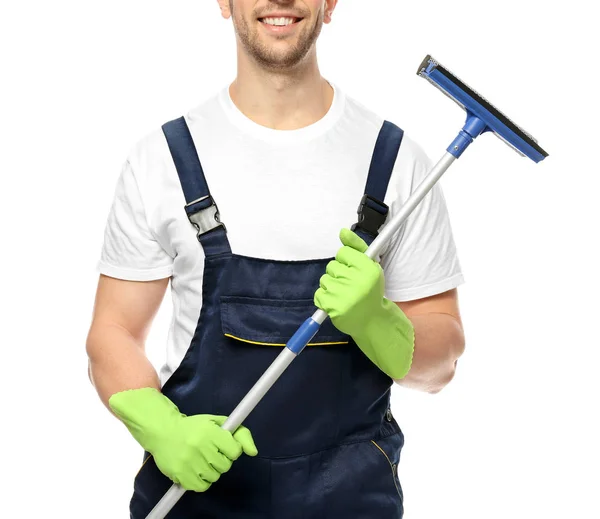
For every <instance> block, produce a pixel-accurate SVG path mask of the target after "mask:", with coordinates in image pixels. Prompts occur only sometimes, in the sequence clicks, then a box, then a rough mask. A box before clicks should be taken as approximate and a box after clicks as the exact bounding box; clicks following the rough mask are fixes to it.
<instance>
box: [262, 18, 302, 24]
mask: <svg viewBox="0 0 600 519" xmlns="http://www.w3.org/2000/svg"><path fill="white" fill-rule="evenodd" d="M294 20H295V18H263V23H266V24H268V25H291V24H292V23H294Z"/></svg>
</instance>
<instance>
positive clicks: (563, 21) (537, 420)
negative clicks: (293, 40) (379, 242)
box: [0, 0, 600, 519]
mask: <svg viewBox="0 0 600 519" xmlns="http://www.w3.org/2000/svg"><path fill="white" fill-rule="evenodd" d="M554 5H556V7H554ZM592 5H593V3H592V2H591V1H588V2H583V1H571V2H568V3H556V4H554V3H552V2H542V1H538V0H519V1H515V0H503V1H502V2H484V1H482V0H463V1H456V2H446V1H441V0H430V1H412V2H407V1H393V0H369V1H367V0H341V1H340V2H339V6H338V8H337V11H336V12H335V13H334V19H333V23H332V24H331V25H329V26H326V27H325V28H324V32H323V34H322V36H321V39H320V40H319V56H320V66H321V71H322V73H323V75H324V76H325V77H326V78H330V79H332V80H334V81H335V82H336V83H338V84H339V85H340V86H343V87H344V88H345V89H346V91H347V92H348V93H349V94H350V95H352V96H354V97H355V98H357V99H358V100H360V101H361V102H363V103H364V104H366V105H367V106H369V107H370V108H372V109H374V110H375V111H377V112H379V113H380V114H382V115H383V116H384V117H386V118H388V119H391V120H393V121H394V122H396V123H397V124H398V125H400V126H401V127H402V128H403V129H404V130H405V131H406V132H407V133H410V134H411V135H412V136H413V137H414V138H415V139H416V140H417V141H418V142H420V143H421V145H422V146H423V147H424V148H425V150H426V151H427V153H428V154H429V155H430V156H431V157H432V158H434V159H435V160H437V158H439V157H440V156H441V155H442V154H443V153H444V150H445V149H446V147H447V146H448V144H449V143H450V142H451V140H452V139H453V138H454V137H455V135H456V133H457V132H458V130H459V129H460V128H461V127H462V124H463V122H464V114H463V112H462V110H461V109H460V108H459V107H458V106H457V105H455V104H454V103H453V102H451V101H450V100H449V99H447V98H446V97H445V96H444V95H442V94H441V93H440V92H438V91H437V90H436V89H435V88H433V87H432V86H431V85H429V84H428V83H427V82H426V81H424V80H423V79H421V78H419V77H418V76H417V75H416V71H417V67H418V65H419V64H420V63H421V60H422V59H423V58H424V57H425V55H426V54H432V55H433V56H434V57H435V58H436V59H437V60H439V61H440V62H441V63H442V64H443V65H444V66H446V67H447V68H448V69H449V70H451V71H452V72H453V73H455V74H456V75H457V76H459V77H460V78H461V79H462V80H463V81H465V82H467V83H468V84H469V85H470V86H471V87H473V88H475V89H476V90H477V91H478V92H480V93H481V94H482V95H484V96H485V97H486V98H487V99H489V100H490V101H491V102H492V103H494V105H495V106H497V107H498V108H500V110H501V111H502V112H504V113H505V114H507V115H508V116H509V117H511V118H513V120H514V121H515V122H516V123H517V124H518V125H519V126H521V127H522V128H524V129H525V130H527V131H528V132H530V133H531V134H533V136H534V137H536V138H537V139H538V140H539V143H540V145H541V146H542V147H543V148H545V149H546V150H547V151H548V152H549V154H550V157H549V158H547V159H546V160H545V161H544V162H542V163H540V164H535V163H533V162H532V161H530V160H528V159H525V158H522V157H520V156H519V155H517V154H516V153H514V152H513V151H512V150H511V149H509V148H508V147H507V146H505V145H504V144H503V143H502V142H501V141H499V140H498V139H496V138H494V137H493V136H492V135H490V134H486V135H484V136H482V137H481V138H480V139H478V141H476V142H475V144H474V145H473V146H471V147H470V148H469V149H468V150H467V152H466V153H465V154H464V156H463V157H462V158H461V159H460V160H459V161H458V162H457V163H456V164H455V165H454V166H453V167H452V168H451V169H450V170H449V172H448V173H447V174H446V176H445V177H444V178H443V179H442V180H441V182H442V185H443V187H444V192H445V195H446V200H447V203H448V207H449V211H450V213H451V220H452V225H453V230H454V234H455V239H456V242H457V246H458V250H459V254H460V260H461V264H462V267H463V271H464V274H465V277H466V280H467V283H466V284H465V285H463V286H462V287H461V288H460V289H459V294H460V303H461V311H462V316H463V320H464V327H465V331H466V337H467V349H466V353H465V355H464V357H463V358H462V359H461V361H460V364H459V369H458V373H457V376H456V378H455V380H454V381H453V382H452V383H451V385H450V386H448V387H447V388H446V389H445V390H444V391H442V392H441V393H440V394H438V395H435V396H432V395H426V394H420V393H417V392H415V391H409V390H405V389H402V388H395V389H394V395H393V398H394V412H395V415H396V417H397V420H398V421H399V423H400V425H401V427H402V428H403V430H404V432H405V435H406V445H405V448H404V450H403V454H402V462H401V468H400V476H401V480H402V484H403V487H404V492H405V496H406V498H405V506H406V515H405V517H406V518H407V519H432V518H447V517H451V518H461V519H464V518H478V519H480V518H490V519H492V518H506V517H510V518H532V517H544V518H559V517H561V518H562V517H573V518H575V517H576V518H578V519H584V518H598V517H600V505H599V503H598V499H597V498H595V497H594V496H595V495H596V496H597V492H598V486H599V483H600V477H599V471H598V464H599V462H600V453H599V448H598V436H599V433H600V428H599V427H598V422H597V416H598V397H599V391H598V376H597V372H598V363H599V361H600V355H599V353H598V347H599V346H600V340H599V339H598V332H597V323H598V315H597V314H598V309H599V306H600V305H599V303H598V289H599V288H600V283H599V279H598V265H599V263H600V261H599V260H600V256H599V253H598V236H599V234H600V233H599V231H598V226H599V224H600V210H599V206H600V200H599V193H598V189H599V188H600V183H599V181H598V177H599V173H600V171H599V169H600V168H599V167H598V162H597V158H596V157H597V149H598V144H597V143H598V136H599V133H600V132H599V130H598V116H599V115H600V110H599V105H598V98H597V88H598V82H597V78H598V71H597V63H596V62H597V60H596V57H597V56H595V53H596V52H597V51H593V49H598V48H599V41H598V36H597V25H596V23H595V18H594V16H593V15H592V14H591V12H590V11H589V10H588V8H589V7H591V6H592ZM594 34H596V35H594ZM0 49H1V50H0V52H1V53H2V60H1V65H0V66H1V70H2V72H1V73H2V81H1V83H0V89H1V95H0V109H1V112H0V114H1V124H0V171H1V177H0V182H1V184H0V212H1V215H0V216H1V218H0V225H1V227H2V229H1V234H0V243H1V248H2V254H1V256H0V258H1V260H0V261H2V273H3V277H4V279H3V281H2V285H3V286H2V290H1V292H0V298H1V303H2V309H1V313H0V319H1V321H2V324H1V326H0V340H1V346H2V356H1V359H2V363H1V364H0V365H1V367H2V377H1V379H2V380H1V383H2V390H1V391H2V411H3V412H2V427H1V429H0V434H1V435H2V441H1V452H2V456H1V463H0V470H1V471H2V479H3V480H4V483H3V485H2V487H3V491H2V494H3V497H2V508H3V512H2V514H1V515H2V516H6V517H15V518H17V517H19V518H21V517H23V518H38V517H49V516H56V517H69V518H70V517H73V518H75V517H77V518H82V517H85V518H87V519H92V518H124V517H127V516H128V511H127V506H128V501H129V497H130V493H131V485H132V478H133V476H134V474H135V472H136V471H137V468H138V466H139V464H140V459H141V449H140V448H139V446H138V445H137V444H136V443H135V441H134V440H133V439H131V438H130V437H129V435H128V433H127V431H126V429H125V428H124V427H123V426H122V425H121V424H120V423H118V422H117V421H116V420H115V419H114V418H113V417H111V416H110V415H109V413H108V411H106V410H105V409H104V407H103V406H102V404H101V403H100V401H99V399H98V398H97V396H96V394H95V391H94V390H93V388H92V386H91V385H90V384H89V382H88V379H87V373H86V366H87V359H86V355H85V337H86V334H87V330H88V326H89V323H90V316H91V311H92V305H93V297H94V292H95V286H96V282H97V274H96V272H95V264H96V261H97V259H98V257H99V253H100V247H101V243H102V235H103V229H104V223H105V219H106V216H107V214H108V210H109V207H110V203H111V199H112V194H113V190H114V187H115V183H116V180H117V176H118V174H119V171H120V167H121V164H122V162H123V160H124V159H125V157H126V154H127V152H128V150H129V148H130V147H131V146H132V145H133V144H134V143H135V142H136V141H137V140H138V139H139V138H140V137H142V136H143V135H144V134H145V133H147V132H148V131H150V130H152V129H154V128H156V127H157V126H158V125H160V124H162V123H163V122H165V121H167V120H169V119H172V118H175V117H178V116H180V115H181V114H183V113H185V111H187V110H188V109H189V108H191V107H193V106H196V105H197V104H198V103H200V102H201V101H202V100H204V99H205V98H206V97H208V96H209V95H211V94H212V93H214V92H215V91H216V90H218V89H219V88H221V87H222V86H224V85H225V84H227V83H228V82H229V81H231V80H232V79H233V77H234V75H235V46H234V36H233V31H232V27H231V23H230V22H229V21H224V20H223V19H222V18H221V17H220V14H219V10H218V8H217V5H216V0H214V1H213V0H202V1H199V0H198V1H190V0H180V1H177V2H175V1H171V2H166V1H162V2H159V1H156V0H144V1H142V0H128V1H115V0H112V1H111V0H105V1H104V2H81V1H77V2H76V1H65V0H63V1H54V2H41V1H28V2H18V3H16V2H15V3H10V4H9V3H8V2H6V3H3V7H2V14H1V15H0ZM332 252H333V251H332ZM169 319H170V298H169V297H168V296H167V297H166V298H165V303H164V305H163V307H162V309H161V312H160V314H159V316H158V318H157V321H156V324H155V326H154V328H153V331H152V334H151V337H150V340H149V344H148V349H149V353H150V355H151V358H152V360H153V361H154V362H155V363H156V364H157V365H158V364H160V362H161V359H162V357H161V356H162V348H163V345H164V343H165V339H166V333H167V328H168V324H169ZM348 477H353V475H352V474H348ZM281 519H284V518H281Z"/></svg>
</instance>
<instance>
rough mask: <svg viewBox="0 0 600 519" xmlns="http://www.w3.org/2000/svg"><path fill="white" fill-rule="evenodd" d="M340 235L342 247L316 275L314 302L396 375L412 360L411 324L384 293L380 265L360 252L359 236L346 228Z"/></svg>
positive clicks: (382, 367)
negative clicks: (316, 283) (318, 285)
mask: <svg viewBox="0 0 600 519" xmlns="http://www.w3.org/2000/svg"><path fill="white" fill-rule="evenodd" d="M340 240H341V241H342V244H343V247H341V248H340V249H339V250H338V253H337V255H336V257H335V260H332V261H330V262H329V264H328V265H327V269H326V273H325V274H324V275H323V276H322V277H321V280H320V288H319V289H318V290H317V291H316V292H315V298H314V300H315V305H316V306H317V307H318V308H320V309H321V310H323V311H325V312H327V314H328V315H329V317H330V318H331V322H332V323H333V324H334V326H335V327H336V328H337V329H338V330H340V331H341V332H344V333H347V334H348V335H350V336H351V337H352V338H353V339H354V341H355V342H356V344H358V346H359V347H360V348H361V350H362V351H363V352H364V353H365V355H366V356H367V357H368V358H369V359H371V361H372V362H373V363H374V364H375V365H376V366H377V367H378V368H379V369H380V370H381V371H383V372H384V373H386V374H387V375H388V376H389V377H391V378H393V379H395V380H398V379H401V378H403V377H404V376H406V374H407V373H408V371H409V369H410V366H411V363H412V358H413V352H414V341H415V332H414V328H413V325H412V323H411V322H410V320H409V319H408V317H406V315H405V314H404V312H403V311H402V310H401V309H400V308H399V307H398V305H397V304H396V303H394V302H393V301H390V300H389V299H386V298H385V297H384V286H385V279H384V277H383V269H382V268H381V266H380V265H379V263H377V262H376V261H374V260H372V259H371V258H369V257H367V256H366V255H365V254H363V253H364V252H365V251H366V250H367V248H368V246H367V244H366V243H365V242H364V240H362V239H361V238H360V237H359V236H358V235H357V234H355V233H354V232H352V231H351V230H349V229H342V230H341V232H340Z"/></svg>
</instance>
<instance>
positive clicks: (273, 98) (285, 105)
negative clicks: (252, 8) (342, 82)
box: [229, 49, 333, 130]
mask: <svg viewBox="0 0 600 519" xmlns="http://www.w3.org/2000/svg"><path fill="white" fill-rule="evenodd" d="M229 95H230V96H231V100H232V101H233V102H234V104H235V105H236V106H237V108H238V109H239V110H240V111H241V112H242V113H243V114H244V115H245V116H246V117H248V118H249V119H251V120H252V121H254V122H255V123H257V124H260V125H261V126H266V127H267V128H272V129H274V130H296V129H298V128H304V127H305V126H309V125H310V124H313V123H315V122H316V121H318V120H319V119H321V118H323V117H324V116H325V114H326V113H327V111H328V110H329V108H330V107H331V103H332V102H333V88H332V87H331V85H329V83H328V82H327V81H326V80H325V79H324V78H323V77H321V73H320V71H319V67H318V64H317V59H316V51H315V52H313V53H312V55H310V56H307V59H306V60H303V62H302V63H300V64H299V65H297V66H296V68H294V69H293V70H285V71H280V70H274V71H273V70H265V68H264V67H261V66H259V65H258V64H257V63H255V62H253V61H251V59H250V58H249V57H248V56H246V55H245V53H244V52H241V51H240V49H238V67H237V77H236V78H235V80H234V81H233V83H232V84H231V85H230V87H229Z"/></svg>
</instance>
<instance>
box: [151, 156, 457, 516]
mask: <svg viewBox="0 0 600 519" xmlns="http://www.w3.org/2000/svg"><path fill="white" fill-rule="evenodd" d="M455 160H456V158H455V157H454V156H453V155H452V154H450V153H448V152H446V153H445V154H444V156H443V157H442V158H441V159H440V160H439V161H438V163H437V164H436V165H435V166H434V167H433V169H432V170H431V171H430V172H429V173H428V174H427V176H426V177H425V178H424V179H423V181H422V182H421V183H420V184H419V185H418V186H417V188H416V189H415V190H414V191H413V192H412V194H411V195H410V196H409V197H408V199H407V200H406V202H405V203H404V205H403V206H402V208H401V209H400V211H398V213H397V214H396V215H395V216H394V217H393V218H392V219H391V220H390V221H389V222H388V223H386V224H385V225H384V226H383V227H382V229H381V231H380V232H379V235H378V236H377V238H375V240H373V242H372V243H371V245H370V246H369V248H368V249H367V250H366V251H365V254H366V255H367V256H368V257H369V258H371V259H375V258H376V257H377V256H378V254H379V252H380V251H381V249H382V248H383V246H384V245H385V244H386V242H387V240H389V239H390V238H391V237H392V236H393V235H394V233H396V231H397V230H398V229H399V228H400V226H401V225H402V224H403V223H404V221H405V220H406V219H407V218H408V216H409V215H410V214H411V213H412V212H413V210H414V209H415V207H417V205H419V203H420V202H421V200H423V198H425V196H426V195H427V193H429V191H430V190H431V188H432V187H433V186H434V185H435V183H436V182H437V181H438V180H439V179H440V177H441V176H442V175H443V174H444V173H445V172H446V170H447V169H448V168H449V167H450V165H451V164H452V163H453V162H454V161H455ZM325 319H327V314H326V313H325V312H324V311H323V310H321V309H319V310H317V311H316V312H315V313H314V314H313V315H312V317H311V318H309V320H312V321H313V322H315V323H318V324H319V325H321V324H323V322H325ZM317 330H318V328H317ZM313 332H314V333H313V334H312V336H314V334H315V333H316V330H313ZM312 336H311V337H310V338H309V339H308V340H307V341H306V343H308V341H309V340H310V339H311V338H312ZM290 342H291V341H290ZM306 343H305V344H304V346H306ZM288 345H289V343H288ZM301 351H302V350H301V349H300V351H298V353H296V352H294V351H292V350H290V349H289V348H287V347H286V348H284V349H283V350H282V352H281V353H280V354H279V355H278V356H277V358H276V359H275V360H274V361H273V362H272V363H271V365H270V366H269V367H268V368H267V370H266V371H265V372H264V373H263V375H262V376H261V377H260V379H258V381H257V382H256V384H254V386H253V387H252V389H250V391H249V392H248V393H247V394H246V396H245V397H244V398H243V399H242V401H241V402H240V403H239V404H238V405H237V407H236V408H235V409H234V410H233V412H232V413H231V414H230V415H229V418H227V420H226V421H225V423H224V424H223V425H222V427H223V429H225V430H226V431H229V432H234V431H235V430H236V429H237V428H238V427H239V426H240V425H241V424H242V423H243V421H244V420H245V419H246V418H247V417H248V415H249V414H250V413H251V412H252V410H253V409H254V408H255V407H256V406H257V405H258V403H259V402H260V401H261V400H262V398H263V396H265V394H266V393H267V392H268V391H269V389H271V387H272V386H273V384H275V382H276V381H277V379H278V378H279V377H280V376H281V375H282V374H283V372H284V371H285V370H286V369H287V367H288V366H289V365H290V364H291V363H292V361H293V360H294V359H295V358H296V357H297V356H298V355H299V353H300V352H301ZM183 494H185V489H184V488H182V487H181V486H179V485H172V486H171V488H170V489H169V490H168V491H167V492H166V494H165V495H164V496H163V497H162V498H161V500H160V501H159V502H158V503H157V504H156V506H155V507H154V508H153V509H152V511H151V512H150V513H149V514H148V515H147V516H146V519H164V518H165V516H166V515H167V514H168V513H169V511H170V510H171V509H172V508H173V507H174V506H175V504H176V503H177V501H179V499H181V497H182V496H183Z"/></svg>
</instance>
